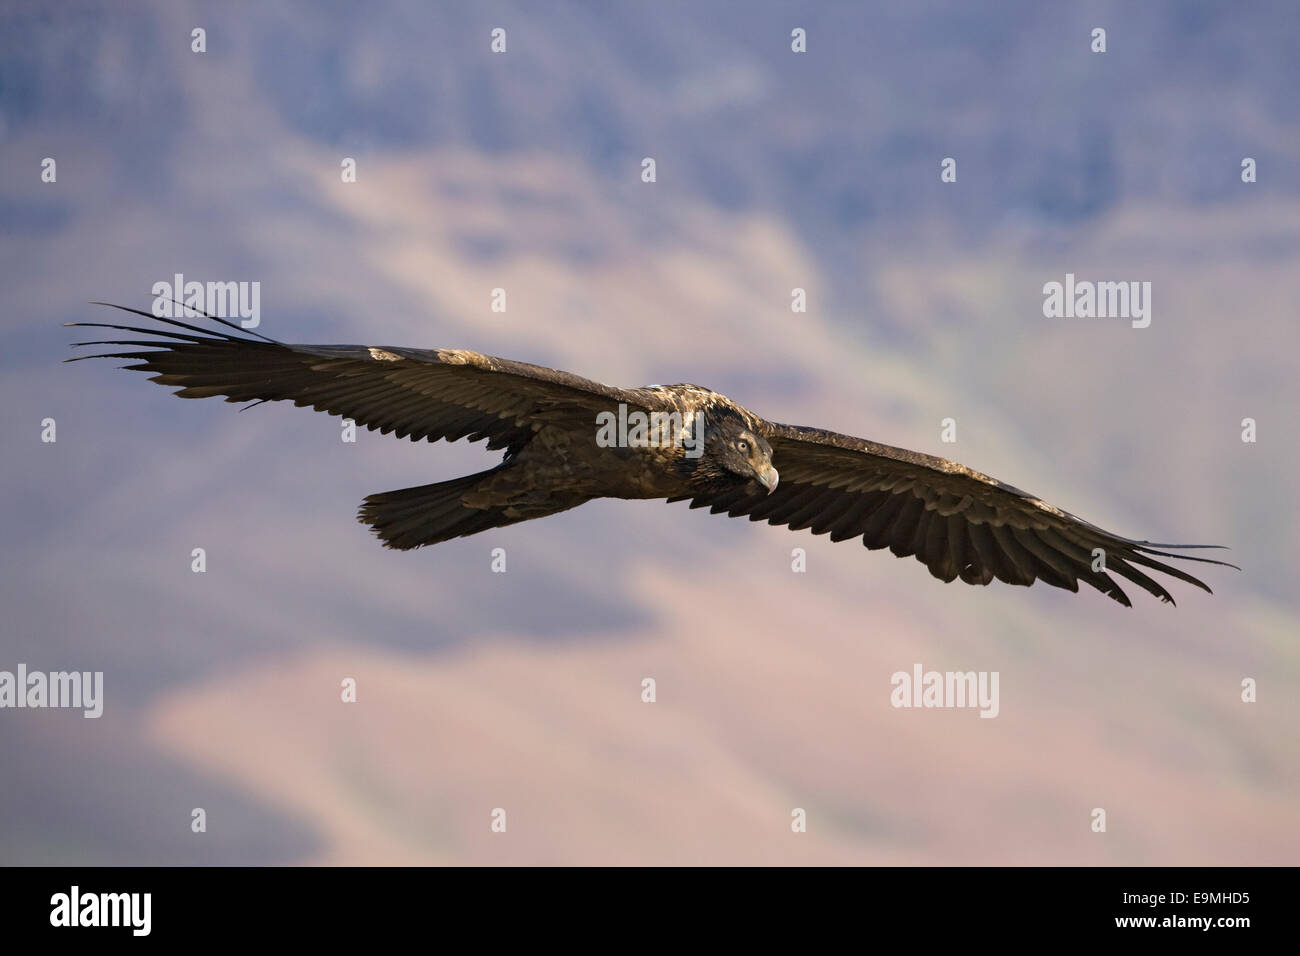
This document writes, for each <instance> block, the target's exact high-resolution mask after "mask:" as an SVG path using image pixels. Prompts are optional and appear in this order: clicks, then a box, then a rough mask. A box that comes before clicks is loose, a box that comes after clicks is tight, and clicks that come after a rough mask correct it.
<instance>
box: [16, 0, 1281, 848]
mask: <svg viewBox="0 0 1300 956" xmlns="http://www.w3.org/2000/svg"><path fill="white" fill-rule="evenodd" d="M0 24H2V25H3V29H2V30H0V169H3V174H4V175H3V177H2V178H0V222H3V226H4V228H3V232H2V233H0V277H3V282H4V289H5V298H6V304H7V307H6V308H5V310H4V313H3V317H0V322H3V332H4V343H5V347H4V349H3V350H0V407H2V408H3V428H4V432H3V439H4V446H3V447H4V453H3V468H2V470H0V481H2V482H3V491H4V494H3V503H2V504H0V508H3V514H2V515H0V520H2V521H3V528H4V547H3V549H2V550H0V562H3V564H2V566H0V602H2V607H3V624H2V625H0V627H2V629H3V630H2V631H0V669H7V670H14V669H15V668H16V666H17V665H18V663H20V662H22V663H25V664H26V665H27V666H28V668H29V669H31V670H64V669H75V670H83V671H85V670H91V671H94V670H102V671H103V672H104V681H105V696H106V704H105V711H104V716H103V717H102V718H101V719H99V720H85V719H83V718H82V716H81V714H80V713H79V712H75V711H52V710H51V711H34V710H23V711H15V710H6V711H0V766H3V768H4V772H3V773H2V774H0V863H3V864H146V863H151V864H210V863H218V864H247V863H252V864H281V863H285V864H287V863H350V864H356V863H369V864H373V863H380V864H388V863H391V864H413V863H435V864H444V863H445V864H489V863H516V864H588V863H604V864H638V863H649V864H673V863H688V864H751V863H762V864H767V863H790V864H799V863H834V864H871V863H902V864H935V863H937V864H977V863H995V864H1019V863H1038V864H1054V863H1082V864H1142V865H1146V864H1194V863H1209V864H1242V863H1269V864H1294V863H1296V862H1297V859H1300V731H1298V729H1297V728H1298V727H1300V703H1298V702H1297V694H1296V687H1297V679H1298V678H1300V656H1298V655H1297V651H1296V637H1297V604H1298V601H1297V597H1296V568H1297V563H1298V562H1297V559H1298V557H1300V554H1298V553H1297V551H1298V548H1300V545H1298V541H1300V538H1298V536H1297V534H1296V528H1297V520H1296V505H1295V492H1294V487H1293V486H1294V477H1293V476H1294V475H1295V474H1296V473H1297V468H1298V466H1300V461H1298V460H1297V459H1298V456H1297V443H1296V434H1297V431H1296V411H1297V408H1300V357H1298V356H1297V344H1298V334H1297V324H1296V322H1297V318H1296V303H1297V301H1300V270H1298V269H1297V268H1296V264H1297V257H1298V254H1300V176H1297V170H1298V169H1300V127H1298V125H1297V120H1296V112H1295V103H1296V102H1297V100H1298V99H1300V96H1298V90H1297V86H1298V82H1300V64H1298V62H1297V60H1296V57H1295V51H1296V49H1297V48H1298V47H1300V8H1297V7H1296V5H1295V4H1294V3H1291V2H1289V0H1283V2H1277V3H1254V4H1249V5H1234V4H1230V3H1226V2H1224V3H1209V2H1173V0H1170V2H1153V3H1146V4H1141V5H1134V4H1125V3H1120V2H1109V3H1086V2H1083V3H1070V4H1058V3H1049V4H1043V3H1032V2H1007V3H1001V4H998V5H996V6H994V7H992V8H990V7H987V6H985V7H972V6H970V5H969V4H964V3H960V2H955V0H954V2H942V3H940V2H916V3H892V4H884V5H870V6H868V5H863V4H856V3H805V4H800V3H789V2H776V0H770V2H750V3H746V4H743V5H742V4H733V3H726V2H699V0H697V2H680V3H657V4H653V5H634V4H610V5H605V4H588V3H545V4H542V3H474V4H469V3H419V2H410V3H394V4H386V5H383V6H382V7H376V8H371V7H367V6H358V5H349V4H343V3H313V4H307V3H289V2H284V3H269V4H255V3H232V4H221V5H215V4H201V3H184V2H179V3H162V2H155V3H141V4H133V5H128V6H122V5H108V4H89V3H69V4H59V5H53V6H51V5H44V6H41V7H39V8H37V7H35V6H34V5H22V4H12V5H6V6H5V8H4V12H3V13H2V14H0ZM197 27H201V28H203V29H204V30H205V31H206V45H207V51H206V52H204V53H195V52H192V51H191V31H192V30H194V29H195V28H197ZM498 27H500V28H502V29H504V30H505V31H506V37H507V52H506V53H504V54H493V53H492V52H490V49H489V43H490V39H491V37H490V34H491V31H492V30H493V29H494V28H498ZM796 27H802V28H803V29H805V30H806V31H807V38H808V39H807V53H804V54H796V53H793V52H792V51H791V30H792V29H794V28H796ZM1095 27H1103V28H1105V29H1106V31H1107V52H1105V53H1104V54H1098V53H1093V52H1091V51H1090V43H1091V40H1090V34H1091V31H1092V30H1093V28H1095ZM647 156H649V157H653V158H654V159H655V160H656V164H657V182H655V183H653V184H647V183H643V182H642V181H641V178H640V172H641V161H642V158H643V157H647ZM45 157H53V158H55V159H56V161H57V173H58V178H57V182H55V183H44V182H42V181H41V178H40V173H41V162H42V160H43V159H44V158H45ZM344 157H352V158H355V160H356V162H357V170H358V173H357V181H356V182H355V183H343V182H341V177H340V163H341V162H342V160H343V158H344ZM945 157H953V158H955V159H956V160H957V164H958V167H957V169H958V179H957V182H955V183H941V182H940V179H939V171H940V162H941V160H943V159H944V158H945ZM1244 157H1252V158H1254V159H1255V160H1256V162H1257V164H1258V182H1255V183H1252V184H1246V183H1243V182H1242V181H1241V175H1240V173H1241V162H1242V159H1243V158H1244ZM177 272H180V273H183V274H184V275H185V276H186V277H188V278H191V279H200V280H209V279H211V280H245V281H258V282H260V283H261V310H262V326H261V329H260V331H263V332H265V333H266V334H268V335H271V336H273V337H276V338H280V339H282V340H285V341H290V342H315V343H321V342H355V343H364V344H377V345H409V346H418V347H443V346H447V347H462V348H471V349H475V350H477V351H482V352H487V353H489V354H498V355H504V356H508V357H511V358H516V359H522V360H526V361H531V362H536V363H541V364H547V365H553V366H556V367H560V368H564V369H568V370H570V371H574V372H577V373H579V374H582V375H586V376H588V377H592V378H596V379H599V380H603V381H608V382H613V383H618V384H625V385H636V384H645V383H650V382H665V383H666V382H681V381H690V382H698V383H701V384H705V385H708V386H710V387H713V388H716V389H718V390H720V391H722V392H724V393H726V394H728V395H729V396H730V397H732V398H733V399H735V400H737V401H739V402H741V403H743V404H745V405H747V406H748V407H750V408H751V409H752V410H754V411H755V412H757V413H758V414H760V415H764V416H766V417H768V418H771V419H774V420H777V421H788V422H796V423H801V424H816V425H820V426H823V427H827V428H832V429H835V430H838V431H843V432H847V433H850V434H855V435H862V436H867V437H871V438H874V439H876V440H880V441H885V442H888V443H891V444H896V445H902V446H906V447H910V448H915V449H918V450H923V451H927V452H930V453H934V454H941V455H944V456H946V457H951V458H955V459H957V460H959V461H961V462H963V463H964V464H967V465H970V466H972V467H975V468H978V469H980V470H982V471H985V472H987V473H989V474H992V475H994V476H997V477H999V478H1001V479H1003V480H1005V481H1008V482H1011V483H1012V484H1015V485H1017V486H1019V487H1022V488H1026V489H1029V490H1032V491H1033V492H1034V493H1036V494H1039V495H1041V496H1043V497H1044V498H1046V499H1047V500H1048V501H1051V502H1053V503H1054V504H1057V505H1059V506H1061V507H1063V508H1066V509H1068V510H1071V511H1073V512H1075V513H1077V514H1080V515H1082V516H1083V517H1085V518H1087V519H1088V520H1090V521H1093V522H1095V523H1097V524H1100V525H1101V526H1103V527H1106V528H1109V529H1111V530H1113V531H1116V532H1118V533H1120V534H1125V535H1130V536H1134V537H1142V538H1149V539H1151V540H1156V541H1191V542H1198V543H1199V542H1216V543H1223V544H1227V545H1230V546H1232V548H1233V551H1232V552H1231V554H1230V555H1229V559H1230V560H1233V561H1235V562H1236V563H1239V564H1240V565H1242V567H1243V569H1244V570H1243V571H1242V572H1241V573H1237V572H1234V571H1231V570H1229V569H1218V568H1209V569H1207V570H1206V572H1205V574H1204V577H1205V579H1206V580H1207V581H1208V582H1209V583H1210V584H1211V585H1212V586H1213V587H1214V589H1215V591H1216V594H1215V595H1214V596H1210V595H1206V594H1204V593H1202V592H1199V591H1197V590H1195V589H1193V588H1190V587H1186V586H1181V585H1177V584H1176V582H1175V585H1176V586H1175V588H1174V590H1175V595H1176V597H1178V599H1179V606H1178V607H1177V608H1171V607H1167V606H1162V605H1160V604H1158V603H1156V602H1155V601H1154V600H1153V599H1149V600H1137V598H1145V597H1146V595H1144V594H1143V595H1136V594H1135V595H1134V597H1135V603H1136V604H1137V606H1136V607H1134V608H1133V609H1132V610H1125V609H1123V608H1121V607H1120V606H1118V605H1116V604H1114V603H1113V602H1111V601H1109V600H1107V599H1105V598H1104V597H1102V596H1101V595H1099V594H1097V593H1095V592H1091V591H1089V592H1088V593H1081V594H1079V595H1072V594H1069V593H1068V592H1064V591H1060V590H1055V589H1051V588H1047V587H1044V586H1041V585H1040V586H1035V587H1034V588H1032V589H1029V590H1026V589H1021V588H1011V587H1007V586H1005V585H1002V584H1000V583H994V584H993V585H991V586H990V587H988V588H970V587H965V586H962V585H960V584H951V585H943V584H941V583H940V582H938V581H936V580H934V579H932V578H931V577H930V576H929V574H928V573H927V572H926V571H925V569H924V568H923V567H921V566H920V565H919V564H918V563H916V562H915V561H913V560H910V559H908V560H902V561H900V560H897V559H895V558H893V557H892V556H890V555H888V554H887V553H876V552H873V553H869V552H867V551H866V550H865V549H863V548H862V547H860V546H858V545H856V544H854V543H842V544H838V545H833V544H831V543H830V542H829V541H828V540H826V539H825V538H824V537H817V538H814V537H812V536H809V535H807V534H798V535H795V534H791V533H789V532H787V531H785V530H783V529H776V528H770V527H768V526H766V525H761V526H760V525H758V524H751V523H749V522H744V521H739V520H728V519H724V518H722V517H713V516H709V515H708V514H707V513H704V512H700V511H689V510H688V509H687V508H686V506H685V505H684V504H677V505H671V506H665V505H664V504H662V503H655V502H595V503H592V504H589V505H586V506H584V507H582V508H581V509H578V510H576V511H572V512H569V513H566V514H563V515H559V516H556V517H552V518H548V519H546V520H544V521H539V522H531V523H525V524H521V525H516V526H513V527H510V528H505V529H500V530H497V531H492V532H489V533H486V534H483V535H479V536H477V537H474V538H470V539H462V540H459V541H455V542H450V543H447V544H444V545H439V546H437V547H436V548H430V549H424V550H421V551H417V552H413V553H394V552H389V551H385V550H383V549H381V548H380V547H379V545H378V544H377V543H376V542H375V541H374V540H373V539H372V538H371V537H370V535H369V533H368V532H367V530H366V529H365V528H364V527H363V526H361V525H360V524H358V523H357V522H356V521H355V520H354V518H353V515H354V512H355V510H356V508H357V506H358V504H359V503H360V500H361V498H362V497H363V496H364V495H366V494H369V493H373V492H379V491H387V490H390V489H394V488H400V487H405V486H409V485H415V484H422V483H426V482H429V481H437V480H442V479H444V478H449V477H454V476H456V475H459V474H463V473H465V472H467V471H470V470H479V469H481V468H483V467H486V466H487V464H488V463H490V462H491V461H494V460H495V456H494V455H490V454H489V453H486V452H485V451H484V450H483V449H482V447H481V446H466V445H465V444H464V443H458V444H452V445H444V444H439V445H435V446H429V445H419V446H417V445H414V444H412V443H409V442H407V443H403V442H400V441H397V440H394V439H392V438H391V437H388V438H384V437H381V436H378V435H376V434H373V433H369V432H365V431H362V432H361V433H360V434H359V435H358V438H357V441H356V443H355V444H346V443H344V442H342V441H340V427H339V423H338V421H337V420H336V419H332V418H329V417H327V416H324V415H318V414H308V413H307V412H306V411H302V410H297V409H291V408H286V407H282V406H280V405H267V406H262V407H259V408H257V409H255V410H251V411H249V412H247V413H245V414H235V408H234V407H231V406H227V405H225V404H223V403H220V402H215V401H203V402H180V401H176V400H175V399H174V398H172V397H170V396H169V394H168V393H167V392H166V391H165V390H163V389H160V388H158V387H156V386H154V385H151V384H149V383H148V382H147V381H146V380H145V379H144V377H143V376H140V375H138V374H135V373H132V374H125V373H122V372H119V371H116V370H115V369H114V368H113V367H112V364H113V363H109V362H103V363H82V364H78V365H61V364H59V363H60V360H61V359H63V358H64V357H66V356H67V355H69V354H70V350H69V349H68V343H69V342H72V341H79V340H82V339H86V338H94V337H95V336H87V335H85V334H84V333H85V332H86V331H87V330H74V329H65V328H63V327H62V326H61V323H63V322H68V321H110V320H112V318H113V317H112V316H110V315H109V314H107V313H105V312H104V311H103V310H101V309H99V308H98V307H93V306H90V305H87V301H88V300H91V299H105V300H109V301H115V302H122V303H124V304H128V305H133V306H137V307H141V308H145V309H148V308H149V304H150V302H151V296H150V288H151V286H152V285H153V283H155V282H158V281H161V280H170V279H171V277H172V276H173V274H175V273H177ZM1066 273H1075V274H1076V275H1077V276H1079V278H1081V279H1096V280H1142V281H1150V282H1151V283H1152V286H1153V312H1152V323H1151V326H1150V327H1149V328H1146V329H1134V328H1131V327H1130V325H1129V323H1128V322H1126V321H1123V320H1116V319H1073V320H1069V319H1065V320H1063V319H1047V318H1044V316H1043V312H1042V303H1043V293H1042V287H1043V284H1044V283H1046V282H1050V281H1061V280H1063V278H1064V276H1065V274H1066ZM796 287H799V288H803V289H806V290H807V295H808V303H809V308H808V311H807V313H806V314H796V313H792V311H791V308H790V302H791V290H792V289H794V288H796ZM494 288H504V289H505V290H507V295H508V308H507V311H506V312H505V313H495V312H492V311H491V309H490V303H491V294H492V290H493V289H494ZM45 418H53V419H55V420H56V422H57V429H58V431H57V435H58V441H57V442H56V443H54V444H47V443H42V441H41V440H40V434H41V422H42V420H43V419H45ZM945 418H953V419H955V420H956V422H957V438H958V440H957V442H956V443H955V444H950V443H944V442H942V441H941V440H940V422H941V421H942V420H943V419H945ZM1244 418H1253V419H1255V420H1256V421H1257V422H1258V436H1259V440H1258V442H1256V443H1243V442H1242V440H1241V428H1242V425H1241V423H1242V420H1243V419H1244ZM197 547H202V548H204V549H205V550H206V553H207V571H206V573H203V574H195V573H193V572H192V571H191V569H190V562H191V558H190V554H191V551H192V549H194V548H197ZM498 547H499V548H504V549H505V550H506V554H507V559H508V571H507V572H506V573H505V574H494V573H491V571H490V560H491V551H492V549H494V548H498ZM796 547H801V548H805V549H807V567H808V570H807V573H804V574H795V573H792V571H791V549H792V548H796ZM918 662H919V663H921V664H922V665H923V666H924V667H925V668H927V669H938V670H962V671H965V670H996V671H998V672H999V673H1000V675H1001V713H1000V715H999V716H998V717H997V718H996V719H994V720H981V719H979V718H978V717H977V716H976V714H975V713H974V712H972V711H969V710H933V711H926V710H895V709H894V708H892V707H891V706H890V704H889V695H890V690H891V687H890V675H891V674H893V673H894V672H895V671H898V670H906V671H910V670H911V668H912V666H913V664H914V663H918ZM348 677H351V678H354V679H355V680H356V681H357V686H358V700H357V702H356V703H355V704H343V703H341V702H340V699H339V688H340V682H341V681H342V680H343V679H345V678H348ZM646 677H653V678H654V679H655V680H656V682H657V687H658V700H657V702H656V703H654V704H645V703H642V701H641V699H640V694H641V681H642V680H643V678H646ZM1245 678H1253V679H1255V680H1256V681H1258V685H1259V700H1258V702H1257V703H1254V704H1246V703H1243V702H1241V700H1240V695H1241V682H1242V680H1243V679H1245ZM195 807H202V808H204V809H205V811H206V813H207V821H208V827H207V832H205V833H202V834H195V833H192V832H191V830H190V820H191V811H192V809H193V808H195ZM497 807H501V808H505V809H506V811H507V813H508V821H509V827H508V832H507V833H506V834H494V833H492V832H491V831H490V828H489V824H490V822H491V818H490V814H491V812H492V810H493V809H494V808H497ZM796 807H800V808H804V809H805V810H806V811H807V814H808V832H807V833H806V834H798V835H796V834H793V833H791V830H790V819H791V811H792V809H793V808H796ZM1097 807H1101V808H1105V809H1106V810H1107V814H1108V831H1107V832H1106V833H1104V834H1098V833H1093V832H1091V830H1090V822H1091V817H1090V814H1091V812H1092V810H1093V809H1094V808H1097Z"/></svg>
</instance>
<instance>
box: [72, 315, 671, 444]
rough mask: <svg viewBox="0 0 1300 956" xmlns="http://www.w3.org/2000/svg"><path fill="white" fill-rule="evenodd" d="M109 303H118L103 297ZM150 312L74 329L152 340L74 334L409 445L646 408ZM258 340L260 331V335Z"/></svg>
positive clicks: (398, 353)
mask: <svg viewBox="0 0 1300 956" xmlns="http://www.w3.org/2000/svg"><path fill="white" fill-rule="evenodd" d="M95 304H97V305H109V304H110V303H95ZM113 308H117V309H122V310H123V311H126V312H132V313H134V314H136V315H140V316H143V317H144V318H146V319H148V320H149V321H150V322H152V323H161V325H154V326H152V327H141V326H132V325H117V324H111V323H104V322H71V323H69V325H75V326H93V327H97V328H108V329H117V330H119V331H123V332H131V333H137V334H140V335H145V336H150V338H147V339H117V340H108V341H97V342H77V343H75V344H76V345H126V346H132V350H131V351H127V352H109V353H98V354H96V355H82V356H78V357H77V358H75V359H69V360H68V361H78V360H80V359H84V358H120V359H133V360H135V364H131V365H125V366H123V367H124V368H128V369H135V370H138V371H142V372H152V373H154V374H153V377H152V378H151V379H150V381H153V382H157V383H158V384H160V385H168V386H175V387H177V391H176V394H177V395H179V396H181V397H182V398H207V397H210V396H224V397H225V399H226V401H228V402H263V401H266V402H274V401H291V402H293V403H294V404H295V405H305V406H311V407H312V408H314V409H316V410H317V411H323V412H328V413H330V414H331V415H339V416H342V417H344V418H351V419H353V420H354V421H356V422H357V424H359V425H364V426H365V427H366V428H369V429H372V430H378V431H380V432H382V433H384V434H388V433H389V432H395V433H396V434H397V437H399V438H405V437H408V436H409V437H410V439H411V440H412V441H419V440H421V439H428V440H429V441H437V440H438V439H447V440H448V441H454V440H456V439H458V438H466V437H468V438H469V439H470V440H471V441H479V440H481V439H487V441H488V447H489V448H503V447H504V448H516V447H518V446H519V445H521V444H523V443H526V442H527V441H528V440H529V438H531V437H532V435H533V433H534V432H535V431H536V430H537V429H538V428H540V427H541V426H542V425H543V424H544V423H546V422H547V421H556V420H558V419H560V418H564V419H566V420H568V421H570V422H572V423H574V424H575V425H576V424H577V423H579V422H588V421H589V422H590V424H591V427H592V434H593V435H594V434H595V428H596V419H595V415H596V414H597V413H598V412H601V411H607V410H610V409H612V408H614V407H616V406H617V405H618V403H620V402H623V403H626V404H628V405H629V406H631V407H635V408H648V407H650V406H649V405H648V404H647V401H648V399H649V396H648V395H647V394H646V393H645V392H643V391H642V390H640V389H621V388H615V387H613V386H609V385H602V384H601V383H599V382H594V381H591V380H590V379H585V378H582V377H580V376H577V375H572V374H570V373H568V372H563V371H560V370H558V369H552V368H545V367H543V366H540V365H530V364H528V363H527V362H514V361H510V360H509V359H500V358H494V357H493V356H490V355H481V354H479V353H478V352H469V351H464V350H460V349H410V348H397V347H391V346H366V345H288V344H285V343H283V342H277V341H275V340H274V339H270V338H267V337H265V336H262V335H260V334H259V333H256V332H254V333H251V335H250V334H247V333H245V331H244V330H243V329H241V328H240V327H239V326H237V325H235V324H233V323H231V322H227V321H226V320H224V319H219V318H215V317H212V316H208V318H209V319H211V320H212V321H214V322H218V323H220V324H221V325H223V326H225V327H226V328H228V329H231V330H233V332H235V333H241V334H232V333H231V332H226V331H222V330H220V329H205V328H201V327H199V326H197V325H192V324H190V323H187V322H181V321H179V320H176V319H169V318H160V317H158V316H153V315H150V314H149V313H147V312H141V311H140V310H138V309H130V308H126V307H125V306H113ZM252 336H256V338H254V337H252Z"/></svg>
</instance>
